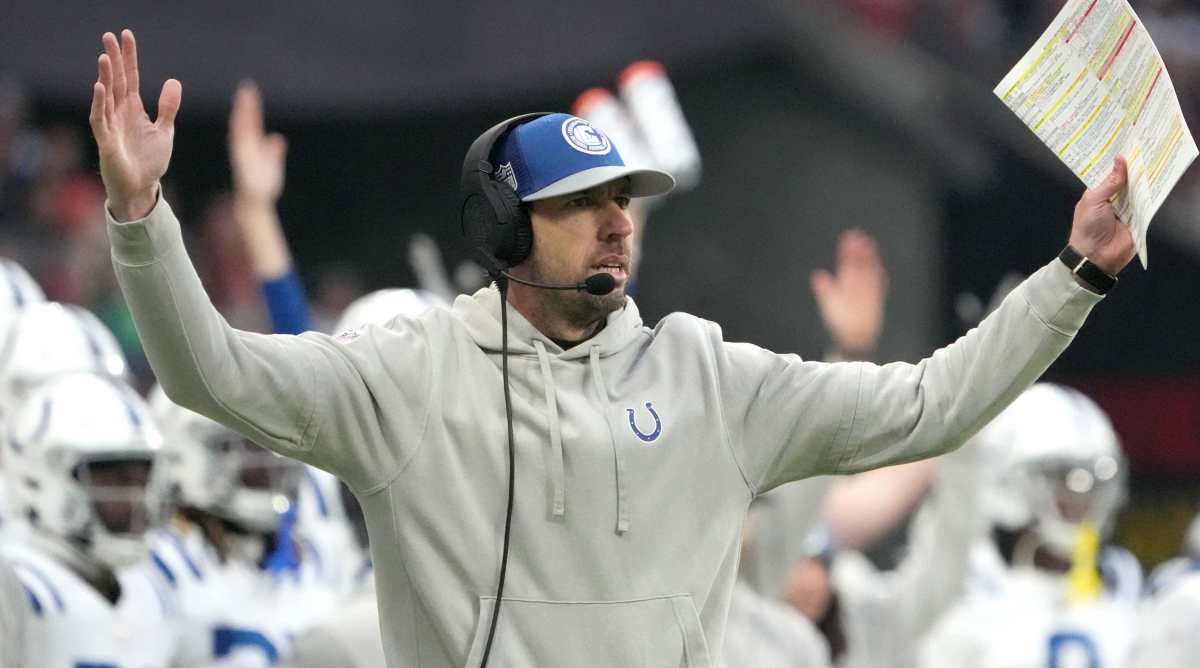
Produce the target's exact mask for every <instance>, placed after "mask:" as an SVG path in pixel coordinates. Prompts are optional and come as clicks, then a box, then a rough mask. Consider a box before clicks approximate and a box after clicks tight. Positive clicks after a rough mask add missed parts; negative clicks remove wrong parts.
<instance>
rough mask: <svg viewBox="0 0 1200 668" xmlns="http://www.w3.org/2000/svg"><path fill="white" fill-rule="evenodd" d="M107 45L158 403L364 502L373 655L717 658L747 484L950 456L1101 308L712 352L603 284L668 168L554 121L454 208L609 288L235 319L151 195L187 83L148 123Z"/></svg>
mask: <svg viewBox="0 0 1200 668" xmlns="http://www.w3.org/2000/svg"><path fill="white" fill-rule="evenodd" d="M103 42H104V53H103V54H101V55H100V57H99V81H97V82H96V84H95V85H94V87H93V98H92V110H91V117H90V120H91V124H92V128H93V132H94V134H95V137H96V141H97V144H98V147H99V151H100V165H101V173H102V175H103V177H104V181H105V187H106V189H107V192H108V197H109V200H108V204H107V207H106V210H107V212H108V214H109V218H110V220H109V236H110V239H111V241H112V245H113V262H114V267H115V269H116V272H117V276H118V279H119V281H120V282H121V285H122V289H123V291H124V293H125V296H126V299H127V300H128V302H129V304H130V307H131V310H132V312H133V313H134V319H135V322H136V323H137V326H138V328H139V332H140V335H141V337H142V340H143V343H144V344H145V347H146V350H147V354H148V357H149V359H150V360H151V363H152V365H153V366H154V368H155V371H156V373H157V375H158V377H159V380H160V382H161V383H162V385H163V387H164V389H165V390H166V391H167V394H168V395H170V396H171V397H172V399H174V400H175V401H176V402H178V403H180V404H182V405H184V406H186V407H188V408H190V409H192V410H195V411H197V412H199V413H202V414H205V415H207V416H209V417H211V418H213V419H216V420H217V421H219V422H223V423H224V424H226V425H228V426H230V427H232V428H234V429H236V430H238V431H241V432H242V433H244V434H246V435H247V436H248V437H250V438H251V439H253V440H255V441H256V442H258V443H261V444H263V445H266V446H269V447H271V448H272V449H275V450H277V451H279V452H281V453H284V454H287V455H289V456H292V457H296V458H298V459H301V460H304V461H307V462H309V463H312V464H314V465H316V466H319V467H321V468H325V469H327V470H329V471H331V472H332V473H335V474H337V475H338V476H339V477H341V478H342V479H343V480H344V481H346V482H347V483H348V484H349V485H350V487H351V488H352V489H353V490H354V491H355V494H356V496H357V498H358V499H359V501H360V502H361V504H362V507H363V511H364V514H365V517H366V520H367V525H368V528H369V531H370V534H371V554H372V558H373V561H374V563H375V567H376V573H377V584H378V589H379V600H380V606H381V610H380V614H381V623H382V626H383V628H384V629H385V630H386V632H387V633H386V634H385V637H384V650H385V654H386V656H387V657H388V662H389V665H391V666H399V665H422V666H443V665H444V666H450V665H470V666H475V665H480V664H481V663H486V661H487V660H489V659H494V660H495V663H494V664H493V665H508V666H511V665H520V666H524V665H576V666H589V665H597V666H612V665H622V664H631V665H680V664H683V665H691V666H708V665H713V664H715V663H718V662H719V657H720V656H721V650H722V644H723V640H724V625H725V617H726V611H727V610H728V606H729V599H730V595H731V592H732V589H733V582H734V577H735V574H736V571H737V562H738V548H739V544H740V538H741V530H742V524H743V521H744V518H745V514H746V508H747V506H748V505H749V503H750V501H751V500H752V499H753V498H754V497H755V496H756V495H757V494H759V493H761V492H764V491H767V490H769V489H771V488H773V487H775V486H777V485H779V484H782V483H784V482H786V481H789V480H794V479H798V478H803V477H806V476H810V475H816V474H821V473H834V472H855V471H860V470H865V469H868V468H872V467H877V466H882V465H885V464H889V463H896V462H901V461H910V460H915V459H919V458H922V457H928V456H932V455H935V454H939V453H941V452H945V451H947V450H950V449H953V448H954V447H955V446H957V445H959V444H960V443H961V442H962V441H963V440H964V439H966V438H967V437H969V436H970V435H971V433H973V432H974V431H975V430H977V429H978V428H979V427H981V426H982V425H983V424H984V423H986V422H987V421H988V420H989V419H990V418H991V417H993V416H994V415H995V414H996V413H998V412H999V411H1000V410H1001V409H1002V408H1003V406H1004V404H1005V403H1006V402H1007V401H1010V400H1011V399H1012V398H1014V397H1015V396H1016V395H1018V394H1019V393H1020V392H1021V390H1023V389H1024V388H1025V387H1026V386H1027V385H1029V384H1030V383H1031V382H1033V380H1035V379H1036V378H1037V376H1038V375H1039V374H1040V373H1041V372H1042V371H1043V370H1044V369H1045V368H1046V366H1047V365H1048V364H1049V363H1050V362H1051V361H1052V360H1053V359H1054V358H1055V357H1056V356H1057V355H1058V354H1059V353H1060V352H1061V351H1062V350H1063V349H1064V348H1065V347H1066V345H1067V343H1068V342H1069V341H1070V339H1071V337H1072V336H1073V334H1074V333H1075V332H1076V331H1077V330H1078V328H1079V327H1080V326H1081V325H1082V322H1083V319H1084V318H1085V316H1086V314H1087V312H1088V311H1089V310H1090V308H1091V307H1092V306H1093V305H1094V304H1095V303H1096V302H1098V301H1099V295H1098V294H1096V293H1095V292H1091V291H1089V290H1087V289H1085V288H1084V287H1082V285H1081V284H1079V283H1077V282H1076V281H1077V279H1076V277H1075V276H1073V275H1072V272H1071V270H1070V269H1069V268H1068V267H1067V266H1066V264H1065V263H1062V262H1059V261H1057V260H1055V261H1053V262H1051V263H1050V264H1049V265H1047V266H1046V267H1044V268H1043V269H1041V270H1040V271H1038V272H1037V273H1035V274H1034V276H1032V277H1031V278H1030V279H1029V280H1027V281H1026V282H1025V283H1024V284H1023V285H1022V286H1021V287H1020V288H1018V289H1017V290H1016V291H1015V292H1014V294H1013V295H1012V296H1011V297H1010V298H1009V299H1008V300H1007V301H1006V302H1005V303H1004V304H1003V305H1002V306H1001V307H1000V308H999V309H998V310H997V311H996V313H994V314H993V316H992V317H991V318H989V319H988V320H986V321H985V322H984V323H983V325H981V326H980V327H979V328H978V329H976V330H974V331H972V332H971V333H970V334H968V335H967V336H966V337H964V338H963V339H961V340H959V341H958V342H956V343H955V344H953V345H951V346H948V347H947V348H944V349H942V350H939V351H937V352H936V353H934V354H933V356H931V357H930V358H929V359H927V360H925V361H923V362H921V363H920V364H918V365H909V364H890V365H887V366H882V367H879V366H874V365H870V364H865V363H851V364H824V363H812V362H803V361H801V360H800V359H798V358H797V357H795V356H780V355H776V354H774V353H771V352H769V351H765V350H762V349H759V348H757V347H754V346H751V345H748V344H735V343H725V342H724V341H722V340H721V332H720V329H719V328H718V327H717V326H716V325H715V324H713V323H709V322H705V321H702V320H700V319H698V318H695V317H692V316H688V315H685V314H675V315H672V316H670V317H668V318H666V319H664V321H663V322H661V323H660V324H659V325H658V326H657V327H656V328H654V329H650V328H647V327H643V326H642V324H641V319H640V317H639V316H638V312H637V307H636V306H635V305H634V303H633V302H632V301H631V300H628V299H626V298H625V297H624V296H623V295H622V293H621V292H620V291H621V289H622V288H623V287H624V285H625V284H626V282H627V281H628V280H629V268H630V266H631V262H630V257H629V253H630V241H629V240H630V235H631V233H632V224H631V223H630V220H629V218H628V216H627V215H626V213H625V208H626V207H627V206H628V204H629V200H630V198H631V197H632V196H635V195H650V194H656V193H661V192H663V191H665V190H666V189H667V188H669V184H670V180H669V177H667V176H666V175H664V174H662V173H661V172H652V171H647V170H632V169H629V168H627V167H625V166H624V163H623V162H621V160H620V157H619V152H618V151H617V150H616V149H615V148H614V147H612V146H611V143H610V142H608V140H607V138H606V137H604V136H603V135H602V134H600V133H599V132H597V131H596V130H595V129H594V128H591V127H587V126H580V125H579V124H580V123H586V122H585V121H582V120H581V119H576V118H573V117H567V116H565V115H562V114H559V115H551V116H542V117H540V118H538V119H535V120H532V121H531V122H529V123H526V124H524V125H519V126H517V127H515V129H514V130H513V131H512V133H511V134H510V135H509V136H507V137H498V138H497V139H498V141H497V151H496V152H494V154H493V155H491V156H488V157H491V158H493V159H495V158H499V160H498V161H495V164H496V166H497V168H496V169H495V170H492V169H491V165H490V164H488V165H487V167H488V169H487V173H484V172H482V171H481V172H479V173H477V174H472V171H473V170H474V168H475V167H476V166H478V167H479V169H480V170H483V169H484V166H485V163H487V162H488V161H485V160H481V161H480V162H479V163H477V164H471V163H468V164H467V167H468V169H467V170H465V171H466V172H467V174H468V176H472V175H473V176H475V177H478V178H480V179H481V183H480V185H484V184H483V182H482V177H483V176H486V177H487V178H488V179H490V180H489V181H488V182H487V184H486V185H487V187H488V188H490V189H493V192H494V194H495V195H496V196H497V198H499V201H493V200H491V199H488V200H487V201H486V202H480V201H478V200H476V201H475V202H474V204H471V206H476V207H478V206H497V207H499V206H504V207H506V208H507V209H508V213H509V214H510V215H512V216H514V217H516V218H518V219H521V218H523V217H524V215H525V214H528V220H527V221H525V223H524V224H527V225H528V228H527V229H525V231H526V232H528V233H531V240H532V245H531V252H530V256H529V258H528V259H527V260H525V261H524V262H512V264H513V265H514V266H512V267H511V269H512V275H513V276H515V277H516V278H519V279H523V280H527V281H538V282H541V283H553V284H557V285H563V284H567V285H574V284H578V283H580V282H582V281H584V279H586V278H588V277H590V276H592V275H595V274H597V273H603V274H607V275H608V276H610V277H611V279H612V284H613V285H615V288H616V290H615V291H610V292H608V293H607V294H604V295H594V294H591V293H590V292H589V293H587V294H584V293H583V292H582V291H552V292H551V291H542V290H541V289H540V288H532V287H528V286H524V285H519V284H518V285H513V286H512V287H511V290H510V291H509V292H508V293H507V294H508V296H507V305H505V304H504V303H503V302H502V301H501V297H500V293H499V292H498V290H496V289H495V288H485V289H483V290H480V291H479V292H477V293H476V294H475V295H473V296H462V297H459V298H458V300H457V301H456V302H455V304H454V306H453V309H451V310H446V309H432V310H430V311H428V312H427V313H425V314H423V315H422V316H420V317H417V318H411V317H404V316H401V317H398V318H396V319H395V320H393V321H392V322H390V323H389V324H388V325H387V326H385V327H370V326H368V327H366V328H364V329H362V330H352V331H350V332H345V333H343V334H341V335H339V336H338V337H336V338H330V337H328V336H325V335H321V334H316V333H306V334H302V335H300V336H297V337H284V336H278V335H275V336H266V335H257V334H251V333H245V332H238V331H235V330H233V329H232V328H230V327H229V326H228V325H227V324H226V323H225V322H224V320H223V319H221V318H220V316H219V315H218V314H217V313H216V311H215V310H214V309H213V307H212V305H211V303H210V301H209V300H208V298H207V296H206V295H205V294H204V290H203V288H202V286H201V285H200V282H199V280H198V278H197V277H196V274H195V271H194V269H193V268H192V267H191V265H190V263H189V262H188V260H187V256H186V253H185V251H184V248H183V244H182V239H181V236H180V233H179V224H178V221H177V220H176V219H175V217H174V215H173V214H172V213H171V210H170V207H169V206H168V205H167V204H166V203H165V202H164V201H163V200H162V198H160V197H159V188H158V180H159V178H160V177H161V176H162V175H163V174H164V173H165V172H166V169H167V164H168V162H169V160H170V155H171V148H172V137H173V133H174V118H175V115H176V113H177V111H178V109H179V104H180V97H181V93H182V90H181V86H180V84H179V82H178V81H176V80H174V79H171V80H168V81H167V82H166V84H164V86H163V89H162V93H161V95H160V97H159V114H158V118H157V120H155V121H151V120H150V119H149V117H148V116H147V114H146V113H145V111H144V110H143V107H142V103H141V99H140V97H139V95H138V66H137V57H136V46H135V42H134V38H133V33H132V32H130V31H125V32H123V33H122V37H121V43H118V41H117V38H116V36H115V35H113V34H111V33H106V34H105V35H104V37H103ZM572 138H574V139H572ZM506 177H510V178H506ZM467 180H469V179H464V181H467ZM506 182H508V183H506ZM512 182H515V185H516V187H515V188H512ZM1124 183H1125V172H1124V166H1123V162H1118V163H1117V164H1116V165H1115V167H1114V170H1113V172H1112V174H1110V176H1109V178H1108V179H1107V180H1106V181H1105V182H1104V184H1103V185H1102V186H1101V187H1099V188H1097V189H1095V190H1092V191H1089V192H1087V193H1085V195H1084V197H1083V199H1082V200H1081V203H1080V204H1079V206H1077V207H1076V215H1075V219H1074V222H1073V225H1072V231H1071V244H1072V245H1073V246H1074V248H1075V249H1077V250H1078V252H1080V253H1083V254H1084V255H1086V256H1088V257H1089V258H1090V261H1089V263H1086V266H1090V267H1093V268H1096V267H1098V269H1096V271H1098V272H1103V273H1104V274H1108V275H1111V274H1115V273H1117V272H1118V271H1120V270H1121V269H1122V268H1123V267H1124V266H1125V265H1126V264H1127V263H1128V262H1129V260H1130V259H1131V258H1132V257H1133V243H1132V239H1131V238H1130V235H1129V233H1128V231H1127V229H1126V228H1125V227H1124V226H1123V225H1122V224H1121V223H1120V222H1119V221H1117V220H1116V218H1115V217H1114V216H1113V213H1112V207H1111V204H1110V203H1109V202H1108V200H1109V198H1111V197H1113V196H1114V195H1115V194H1117V192H1118V191H1120V190H1121V188H1122V187H1123V185H1124ZM464 185H469V184H466V183H465V184H464ZM501 185H507V186H508V187H509V188H510V190H509V191H507V192H505V191H504V190H503V189H502V188H501V187H500V186H501ZM514 191H515V192H514ZM476 212H477V211H476ZM476 212H470V213H476ZM1077 264H1080V265H1084V264H1085V263H1077ZM1101 276H1103V274H1101ZM1099 278H1100V276H1096V275H1093V276H1092V279H1091V280H1093V281H1097V282H1098V281H1099ZM600 283H601V282H591V283H589V289H592V288H598V287H601V286H600ZM1093 285H1095V284H1093ZM1099 290H1100V291H1103V288H1099ZM502 308H503V309H504V310H501V309H502ZM499 313H503V314H504V318H505V319H506V320H507V321H508V322H510V323H511V327H509V329H511V332H507V335H506V333H505V332H504V331H502V323H501V318H500V317H499ZM505 350H506V351H507V354H502V351H505ZM509 366H511V367H512V378H511V384H512V392H511V395H510V393H509V392H507V391H502V387H501V383H502V381H503V377H504V376H503V375H502V369H503V368H507V367H509ZM506 398H510V399H511V401H510V402H506ZM509 403H510V404H511V410H509V409H508V407H507V404H509ZM506 413H508V414H509V415H511V418H512V419H511V431H512V432H513V433H514V435H515V438H514V439H512V441H513V442H514V443H515V450H516V457H515V467H514V468H512V469H510V467H509V465H508V460H509V458H508V457H507V456H506V452H505V448H504V436H505V433H506V426H505V418H504V416H505V415H506ZM510 472H513V473H514V474H516V475H517V476H518V479H519V484H518V485H516V486H515V487H510V486H508V485H507V484H506V482H507V481H506V478H507V477H508V474H509V473H510ZM506 489H512V490H513V501H512V504H511V509H512V513H511V528H510V530H509V529H507V528H506V525H507V524H508V520H507V519H506V517H505V513H503V512H501V511H502V510H503V506H504V503H505V498H506ZM509 537H511V554H509V555H507V559H505V560H504V563H502V559H501V557H502V555H503V554H504V552H503V550H504V546H505V545H507V544H508V543H509V541H508V540H507V538H509ZM502 571H503V572H504V573H506V578H507V580H506V585H505V589H504V592H503V599H502V600H503V603H504V605H503V608H502V609H501V614H500V615H499V617H497V618H496V619H497V625H496V626H495V627H494V634H493V627H492V616H493V611H494V610H495V609H496V608H495V600H496V598H497V597H496V593H497V589H498V587H497V583H498V581H499V580H500V573H501V572H502ZM493 640H494V646H492V641H493Z"/></svg>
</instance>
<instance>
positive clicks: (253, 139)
mask: <svg viewBox="0 0 1200 668" xmlns="http://www.w3.org/2000/svg"><path fill="white" fill-rule="evenodd" d="M286 153H287V142H286V141H285V140H284V138H283V136H282V135H279V134H277V133H272V134H269V135H265V134H263V102H262V95H261V94H260V93H259V92H258V87H257V86H255V85H254V83H253V82H249V81H247V82H244V83H243V84H242V85H241V86H239V87H238V90H237V93H236V94H235V95H234V97H233V109H232V111H230V112H229V162H230V167H231V168H232V170H233V193H234V197H236V198H238V199H247V200H251V201H254V202H258V203H269V204H271V205H272V206H273V205H274V204H275V202H276V201H277V200H278V199H279V195H280V194H281V193H282V192H283V179H284V156H285V155H286Z"/></svg>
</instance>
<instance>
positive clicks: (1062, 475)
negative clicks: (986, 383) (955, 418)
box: [968, 383, 1127, 557]
mask: <svg viewBox="0 0 1200 668" xmlns="http://www.w3.org/2000/svg"><path fill="white" fill-rule="evenodd" d="M978 442H979V447H982V448H984V450H985V453H984V458H985V459H984V461H985V462H987V464H986V465H987V466H988V468H989V471H988V474H989V475H988V482H987V484H986V487H985V490H984V508H985V510H986V512H987V513H988V514H989V516H990V518H991V520H992V521H993V523H995V524H996V525H998V526H1000V527H1002V528H1004V529H1008V530H1018V529H1024V528H1027V527H1028V528H1032V529H1033V530H1034V531H1035V532H1036V533H1037V535H1038V538H1039V539H1040V542H1041V543H1042V544H1043V545H1045V546H1046V547H1047V548H1049V549H1051V550H1052V551H1054V552H1055V553H1057V554H1059V555H1060V556H1062V557H1070V556H1071V554H1072V552H1073V550H1074V547H1075V540H1076V536H1077V531H1078V529H1079V527H1080V526H1081V525H1082V524H1083V523H1084V522H1088V523H1090V524H1091V525H1092V526H1093V527H1095V528H1096V530H1097V531H1099V532H1100V535H1101V536H1107V535H1109V534H1110V533H1111V531H1112V529H1113V525H1114V523H1115V521H1116V518H1117V512H1118V511H1119V510H1120V508H1121V506H1122V505H1123V504H1124V503H1125V499H1126V475H1127V474H1126V465H1125V458H1124V456H1123V455H1122V453H1121V444H1120V441H1119V440H1118V439H1117V434H1116V432H1115V431H1113V427H1112V423H1111V422H1109V420H1108V416H1107V415H1105V414H1104V411H1102V410H1101V409H1100V407H1099V406H1097V405H1096V404H1095V403H1094V402H1093V401H1092V400H1091V399H1088V398H1087V397H1086V396H1084V395H1083V394H1081V393H1080V392H1078V391H1076V390H1073V389H1071V388H1068V387H1063V386H1060V385H1053V384H1051V383H1038V384H1035V385H1034V386H1033V387H1030V388H1029V389H1028V390H1026V391H1025V392H1024V393H1023V394H1021V396H1019V397H1017V399H1016V401H1014V402H1013V403H1012V405H1010V406H1009V407H1008V408H1007V409H1005V410H1004V412H1002V413H1001V414H1000V415H999V416H997V417H996V419H995V420H993V421H992V422H991V423H990V424H988V425H987V426H986V427H985V428H984V429H983V431H982V432H980V434H979V436H978ZM968 447H969V446H968Z"/></svg>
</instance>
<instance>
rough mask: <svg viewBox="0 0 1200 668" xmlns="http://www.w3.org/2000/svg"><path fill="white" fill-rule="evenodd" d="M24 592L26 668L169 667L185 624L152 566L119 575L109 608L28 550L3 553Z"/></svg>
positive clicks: (65, 571) (71, 575)
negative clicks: (179, 624) (117, 592)
mask: <svg viewBox="0 0 1200 668" xmlns="http://www.w3.org/2000/svg"><path fill="white" fill-rule="evenodd" d="M0 558H3V559H4V561H5V562H6V564H7V566H8V567H9V568H10V569H11V572H12V573H13V574H15V575H16V577H17V579H18V580H19V581H20V585H21V587H22V588H23V589H24V593H25V603H26V606H27V607H26V609H25V611H24V627H25V630H24V649H23V656H24V658H23V662H22V663H21V664H20V665H22V666H37V667H38V668H80V667H81V666H93V667H99V666H104V667H108V668H168V667H169V666H171V665H172V657H173V655H174V652H175V649H176V640H177V637H178V627H177V622H178V618H177V616H176V610H175V607H174V603H173V601H172V598H171V595H170V592H169V591H166V590H165V588H163V586H162V583H161V582H160V581H159V580H158V579H157V577H156V576H155V574H154V573H153V572H151V571H150V570H149V567H148V565H147V564H144V563H143V564H139V565H137V566H134V567H131V568H128V569H123V570H121V571H119V572H118V573H117V580H118V582H119V583H120V586H121V595H120V597H119V598H118V599H117V602H116V604H113V603H110V602H109V601H108V599H106V598H104V597H103V596H102V595H101V594H100V593H99V592H98V591H96V589H95V588H93V587H92V586H91V585H90V584H88V583H87V582H86V581H85V580H84V579H83V578H81V577H80V576H79V575H77V574H76V573H75V572H74V571H73V570H71V569H70V568H68V567H67V566H66V565H64V564H63V563H61V562H60V561H58V560H57V559H55V558H53V557H50V556H48V555H46V554H44V553H43V552H41V551H39V550H37V549H35V548H33V547H32V546H27V545H17V544H15V543H9V544H6V545H4V546H3V547H0Z"/></svg>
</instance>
